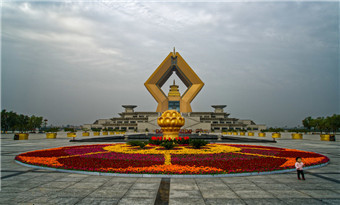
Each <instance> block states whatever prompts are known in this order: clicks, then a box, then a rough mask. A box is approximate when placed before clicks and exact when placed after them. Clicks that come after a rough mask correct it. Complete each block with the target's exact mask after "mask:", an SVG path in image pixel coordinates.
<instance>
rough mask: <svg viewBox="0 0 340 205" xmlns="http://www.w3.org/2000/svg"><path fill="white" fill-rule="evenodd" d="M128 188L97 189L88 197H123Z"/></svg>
mask: <svg viewBox="0 0 340 205" xmlns="http://www.w3.org/2000/svg"><path fill="white" fill-rule="evenodd" d="M127 191H128V190H127V189H125V190H124V189H123V190H112V189H97V190H95V191H94V192H92V193H91V194H89V195H88V197H91V198H121V197H123V196H124V195H125V193H126V192H127Z"/></svg>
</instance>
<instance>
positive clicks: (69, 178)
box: [54, 176, 84, 182]
mask: <svg viewBox="0 0 340 205" xmlns="http://www.w3.org/2000/svg"><path fill="white" fill-rule="evenodd" d="M82 180H84V178H83V177H69V176H66V177H62V178H58V179H55V180H54V181H56V182H80V181H82Z"/></svg>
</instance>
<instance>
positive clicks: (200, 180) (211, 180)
mask: <svg viewBox="0 0 340 205" xmlns="http://www.w3.org/2000/svg"><path fill="white" fill-rule="evenodd" d="M195 181H196V183H197V184H199V183H204V184H206V183H212V184H218V183H223V181H222V180H221V178H196V179H195Z"/></svg>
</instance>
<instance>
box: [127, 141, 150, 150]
mask: <svg viewBox="0 0 340 205" xmlns="http://www.w3.org/2000/svg"><path fill="white" fill-rule="evenodd" d="M127 144H128V145H131V146H134V147H137V146H139V147H140V148H142V149H144V147H145V146H146V145H147V144H148V142H144V141H138V140H133V141H130V142H128V143H127Z"/></svg>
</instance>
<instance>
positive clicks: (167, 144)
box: [161, 141, 175, 149]
mask: <svg viewBox="0 0 340 205" xmlns="http://www.w3.org/2000/svg"><path fill="white" fill-rule="evenodd" d="M161 146H162V147H164V148H165V149H172V148H174V147H175V143H174V142H173V141H165V142H163V143H162V144H161Z"/></svg>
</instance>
